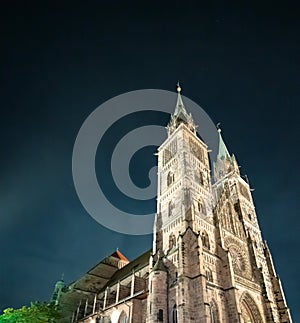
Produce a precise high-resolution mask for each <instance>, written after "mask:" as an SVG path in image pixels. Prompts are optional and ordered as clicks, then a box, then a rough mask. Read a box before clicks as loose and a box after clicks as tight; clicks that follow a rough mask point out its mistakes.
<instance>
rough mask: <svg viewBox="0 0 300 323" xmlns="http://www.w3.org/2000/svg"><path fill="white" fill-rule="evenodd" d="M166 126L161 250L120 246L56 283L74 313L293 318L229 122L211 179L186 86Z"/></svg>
mask: <svg viewBox="0 0 300 323" xmlns="http://www.w3.org/2000/svg"><path fill="white" fill-rule="evenodd" d="M167 129H168V138H167V139H166V141H165V142H164V143H163V144H162V145H161V146H160V148H159V149H158V193H157V214H156V219H155V224H154V236H153V248H152V250H151V251H149V252H148V253H146V254H144V255H142V256H141V257H139V258H137V259H136V260H134V261H133V262H128V261H127V259H126V258H125V257H124V256H123V255H122V254H121V253H120V252H119V251H118V252H116V253H114V254H113V255H111V256H110V257H108V258H106V259H104V260H103V261H102V262H101V263H99V264H98V267H97V266H96V267H95V268H94V269H92V270H94V272H92V270H91V271H89V272H88V273H87V274H86V275H85V276H84V277H85V278H81V280H78V281H76V282H74V283H73V284H71V285H69V286H66V287H64V289H63V290H62V292H61V293H57V292H56V295H57V294H59V295H60V303H61V304H62V306H63V307H65V308H68V309H69V314H68V316H67V315H66V316H65V317H66V320H65V322H85V323H87V322H113V323H114V322H115V323H117V322H120V323H124V322H133V323H155V322H170V323H177V322H180V323H190V322H195V323H196V322H207V323H209V322H212V323H218V322H228V323H234V322H241V323H260V322H261V323H269V322H276V323H284V322H292V320H291V317H290V313H289V309H288V308H287V305H286V301H285V298H284V294H283V290H282V287H281V282H280V280H279V277H278V276H277V274H276V272H275V269H274V266H273V263H272V257H271V254H270V251H269V248H268V246H267V244H266V242H264V241H263V240H262V236H261V232H260V229H259V225H258V221H257V216H256V212H255V207H254V204H253V200H252V196H251V189H250V187H249V184H248V182H247V181H245V180H244V179H243V178H242V177H241V176H240V173H239V167H238V165H237V162H236V159H235V157H234V155H230V154H229V152H228V150H227V148H226V146H225V144H224V141H223V139H222V136H221V131H220V130H219V153H218V157H217V160H216V162H215V163H214V164H213V174H214V175H213V178H211V173H212V170H211V167H210V163H209V156H208V147H207V146H206V144H205V143H204V142H202V141H201V140H200V139H199V138H198V137H197V135H196V130H195V125H194V122H193V119H192V116H191V115H189V114H188V113H187V111H186V109H185V107H184V104H183V101H182V98H181V95H180V88H179V89H178V99H177V104H176V108H175V112H174V114H173V115H172V116H171V120H170V123H169V125H168V127H167ZM93 275H94V276H93ZM92 277H94V278H95V279H94V280H93V278H92ZM59 286H61V284H60V285H59ZM84 299H86V301H85V302H84ZM71 313H72V316H71Z"/></svg>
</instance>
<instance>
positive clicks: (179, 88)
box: [177, 81, 181, 93]
mask: <svg viewBox="0 0 300 323" xmlns="http://www.w3.org/2000/svg"><path fill="white" fill-rule="evenodd" d="M177 92H178V93H180V92H181V87H180V83H179V81H178V82H177Z"/></svg>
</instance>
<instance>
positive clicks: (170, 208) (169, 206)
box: [168, 201, 173, 217]
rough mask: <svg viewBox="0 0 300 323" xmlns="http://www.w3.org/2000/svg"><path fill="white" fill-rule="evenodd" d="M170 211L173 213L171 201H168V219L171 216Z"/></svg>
mask: <svg viewBox="0 0 300 323" xmlns="http://www.w3.org/2000/svg"><path fill="white" fill-rule="evenodd" d="M172 211H173V203H172V201H170V202H169V203H168V216H169V217H170V216H172Z"/></svg>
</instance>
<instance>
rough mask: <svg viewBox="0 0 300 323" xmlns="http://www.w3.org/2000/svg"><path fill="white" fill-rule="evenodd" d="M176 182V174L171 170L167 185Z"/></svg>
mask: <svg viewBox="0 0 300 323" xmlns="http://www.w3.org/2000/svg"><path fill="white" fill-rule="evenodd" d="M174 182H175V174H174V173H173V172H171V171H170V172H169V173H168V175H167V185H168V186H170V185H171V184H173V183H174Z"/></svg>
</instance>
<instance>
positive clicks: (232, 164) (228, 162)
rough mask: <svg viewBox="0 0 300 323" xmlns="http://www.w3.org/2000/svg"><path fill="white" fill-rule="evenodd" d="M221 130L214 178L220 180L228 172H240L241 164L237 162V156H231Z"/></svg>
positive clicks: (219, 130)
mask: <svg viewBox="0 0 300 323" xmlns="http://www.w3.org/2000/svg"><path fill="white" fill-rule="evenodd" d="M218 132H219V151H218V155H217V160H216V162H215V163H214V179H215V181H218V180H219V179H221V178H223V177H225V176H226V175H227V174H229V173H231V172H232V171H235V172H236V173H237V174H240V171H239V166H238V164H237V162H236V159H235V156H234V155H233V154H232V156H230V154H229V152H228V149H227V147H226V145H225V143H224V140H223V138H222V135H221V129H220V128H219V129H218Z"/></svg>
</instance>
